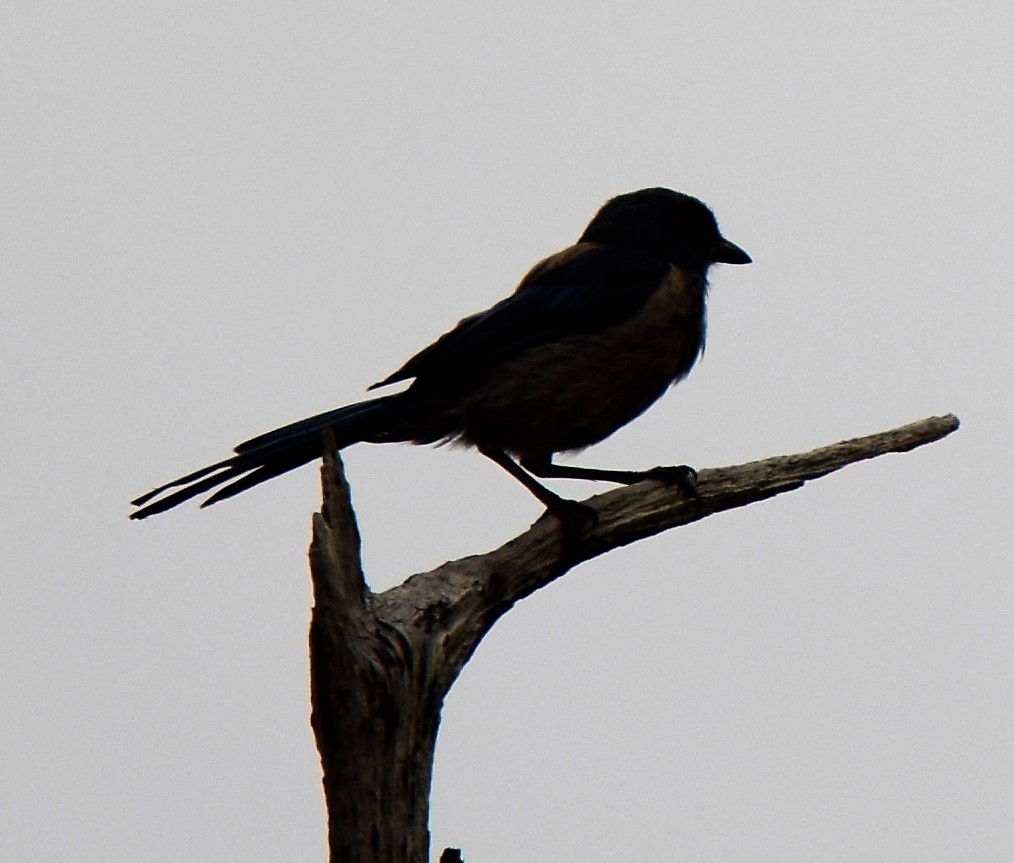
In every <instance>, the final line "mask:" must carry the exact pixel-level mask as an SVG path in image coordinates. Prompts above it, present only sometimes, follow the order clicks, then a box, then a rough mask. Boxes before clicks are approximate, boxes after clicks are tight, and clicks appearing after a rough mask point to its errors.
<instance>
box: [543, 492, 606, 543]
mask: <svg viewBox="0 0 1014 863" xmlns="http://www.w3.org/2000/svg"><path fill="white" fill-rule="evenodd" d="M546 512H547V513H548V514H549V515H554V516H556V518H557V519H559V521H560V526H561V527H562V528H563V542H564V545H573V544H574V543H575V542H577V540H578V539H580V538H581V534H583V533H585V532H586V531H588V530H591V529H592V528H593V527H595V526H596V525H597V524H598V523H599V515H598V513H597V512H595V510H594V509H593V508H592V507H590V506H588V504H585V503H580V502H578V501H576V500H567V499H566V498H560V499H559V502H556V503H553V504H552V505H551V506H548V507H546Z"/></svg>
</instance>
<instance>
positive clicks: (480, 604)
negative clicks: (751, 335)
mask: <svg viewBox="0 0 1014 863" xmlns="http://www.w3.org/2000/svg"><path fill="white" fill-rule="evenodd" d="M957 427H958V420H957V417H955V416H953V415H950V414H949V415H947V416H943V417H930V418H928V419H924V420H920V421H918V422H915V423H911V424H910V425H906V426H902V427H900V428H896V429H892V430H890V431H886V432H880V433H879V434H873V435H868V436H866V437H861V438H854V439H852V440H846V441H841V442H839V443H836V444H832V445H830V446H826V447H821V448H819V449H815V450H811V451H809V452H803V453H797V454H794V455H785V456H777V457H774V458H769V459H764V460H762V461H756V462H750V463H748V464H742V465H736V466H732V467H723V468H714V469H710V470H702V471H700V474H699V476H698V490H699V494H700V496H699V497H698V498H697V499H688V498H686V497H683V496H681V494H680V492H679V491H678V490H677V489H675V488H673V487H670V486H665V485H662V484H660V483H657V482H644V483H640V484H638V485H635V486H629V487H625V488H620V489H616V490H614V491H610V492H607V493H605V494H600V495H596V496H595V497H592V498H589V499H588V500H587V501H585V503H587V504H589V505H590V506H593V507H594V508H595V510H596V512H597V513H598V516H599V522H598V524H597V525H596V526H595V528H593V529H591V530H589V531H588V532H587V533H585V534H584V535H583V536H582V537H581V538H580V539H579V540H578V541H576V542H571V543H570V544H567V545H565V544H564V543H563V536H562V532H561V530H560V526H559V524H558V523H557V522H556V520H555V519H553V518H552V517H546V516H544V517H543V518H540V519H539V520H538V521H537V522H535V524H533V525H532V526H531V527H530V528H529V529H528V530H526V531H525V532H524V533H522V534H521V535H520V536H517V537H515V538H514V539H512V540H510V541H509V542H507V543H505V544H504V545H503V546H501V547H500V548H498V549H495V550H493V551H491V552H489V553H487V554H483V555H475V556H471V557H466V558H462V559H460V560H456V561H451V562H449V563H445V564H444V565H443V566H440V567H438V568H437V569H434V570H431V571H430V572H424V573H418V574H416V575H413V576H411V577H409V578H408V579H406V580H405V581H404V582H403V583H402V584H400V585H398V586H397V587H394V588H391V589H390V590H387V591H384V592H383V593H381V594H374V593H373V592H372V591H371V590H370V589H369V587H368V586H367V584H366V581H365V578H364V576H363V571H362V566H361V561H360V538H359V531H358V529H357V527H356V521H355V514H354V513H353V511H352V505H351V501H350V498H349V489H348V485H347V483H346V481H345V476H344V472H343V470H342V464H341V460H340V458H339V457H338V456H337V455H328V456H327V457H326V458H325V461H324V466H323V469H322V483H323V498H324V503H323V507H322V509H321V512H320V513H318V514H316V515H315V516H314V522H313V540H312V543H311V546H310V571H311V578H312V581H313V596H314V608H313V615H312V618H311V622H310V696H311V705H312V718H311V722H312V725H313V731H314V734H315V736H316V740H317V748H318V750H319V752H320V758H321V765H322V768H323V776H324V779H323V783H324V796H325V801H326V804H327V812H328V842H329V849H330V859H331V860H332V861H333V863H424V861H427V860H428V858H429V831H428V827H427V822H428V815H429V790H430V778H431V776H432V770H433V756H434V747H435V744H436V735H437V726H438V724H439V721H440V709H441V706H442V705H443V700H444V697H445V695H446V694H447V692H448V690H449V689H450V687H451V684H453V682H454V680H455V679H456V678H457V676H458V674H459V673H460V671H461V669H462V668H463V667H464V664H465V663H466V662H467V661H468V659H469V657H470V656H471V655H472V653H473V652H474V651H475V649H476V647H477V646H478V644H479V642H480V641H481V640H482V638H483V636H484V635H485V634H486V633H487V632H488V631H489V629H490V627H491V626H492V625H493V624H494V623H495V622H496V620H497V619H498V618H499V617H500V616H501V615H502V614H504V612H506V611H507V610H508V609H510V607H511V606H512V605H514V603H516V602H517V601H518V600H519V599H523V598H524V597H526V596H528V595H529V594H531V593H533V592H534V591H536V590H538V589H539V588H540V587H544V586H545V585H547V584H549V583H550V582H551V581H553V580H554V579H556V578H559V577H560V576H561V575H563V574H564V573H566V572H567V571H568V570H570V569H571V568H573V567H574V566H575V565H577V564H578V563H580V562H582V561H584V560H588V559H589V558H592V557H597V556H598V555H600V554H605V553H606V552H607V551H610V550H611V549H614V548H618V547H619V546H622V545H627V544H629V543H632V542H635V541H637V540H639V539H644V538H645V537H649V536H653V535H654V534H657V533H660V532H662V531H664V530H668V529H669V528H672V527H678V526H680V525H684V524H689V523H690V522H694V521H698V520H700V519H702V518H705V517H707V516H709V515H714V514H715V513H718V512H722V511H723V510H727V509H734V508H736V507H740V506H745V505H747V504H749V503H753V502H755V501H760V500H764V499H766V498H769V497H773V496H775V495H777V494H781V493H782V492H786V491H791V490H792V489H796V488H799V487H800V486H802V485H803V484H804V483H805V482H807V481H808V480H811V479H816V478H818V477H821V476H825V475H826V474H829V473H832V472H833V471H836V470H839V469H841V468H843V467H845V466H846V465H849V464H852V463H854V462H858V461H862V460H864V459H869V458H874V457H876V456H879V455H884V454H886V453H892V452H905V451H907V450H910V449H914V448H915V447H918V446H922V445H923V444H927V443H931V442H933V441H935V440H939V439H940V438H942V437H945V436H946V435H948V434H950V433H951V432H953V431H954V430H955V429H957ZM451 850H452V849H448V851H451ZM454 850H456V849H454Z"/></svg>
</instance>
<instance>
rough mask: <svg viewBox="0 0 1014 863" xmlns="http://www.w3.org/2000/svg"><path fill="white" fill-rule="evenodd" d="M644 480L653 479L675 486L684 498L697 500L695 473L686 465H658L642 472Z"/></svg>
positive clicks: (698, 495)
mask: <svg viewBox="0 0 1014 863" xmlns="http://www.w3.org/2000/svg"><path fill="white" fill-rule="evenodd" d="M644 475H645V478H646V479H655V480H658V481H659V482H664V483H665V484H666V485H674V486H676V487H677V488H678V489H679V490H680V491H681V492H682V493H683V495H684V497H692V498H697V497H700V494H699V493H698V491H697V471H696V470H694V468H692V467H690V465H688V464H674V465H660V466H659V467H653V468H652V469H651V470H647V471H645V472H644Z"/></svg>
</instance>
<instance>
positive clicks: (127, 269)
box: [0, 0, 1014, 863]
mask: <svg viewBox="0 0 1014 863" xmlns="http://www.w3.org/2000/svg"><path fill="white" fill-rule="evenodd" d="M352 5H355V6H359V7H361V9H362V10H365V11H348V10H347V9H346V8H343V7H345V6H352ZM487 6H488V7H489V8H486V7H487ZM1012 34H1014V12H1012V11H1011V6H1010V4H1009V3H1006V2H1000V0H995V2H981V3H974V2H973V3H969V2H967V0H966V2H961V3H957V2H953V3H915V2H911V0H910V2H891V0H888V2H877V3H872V2H862V0H861V2H853V3H848V4H794V3H787V2H776V3H767V4H755V3H747V2H729V3H714V2H712V3H706V4H705V3H699V4H674V3H668V2H667V3H640V2H631V0H627V2H622V3H620V2H610V3H598V4H587V3H551V4H546V3H544V2H539V3H535V2H529V0H522V2H514V3H510V4H474V3H468V4H466V3H463V2H459V3H442V2H438V3H425V4H421V3H409V2H383V0H381V2H373V3H370V4H336V3H331V4H295V5H293V4H266V3H249V4H246V3H242V4H241V3H232V2H225V3H219V4H205V3H180V2H175V3H164V2H149V3H144V4H125V3H114V2H102V3H96V2H82V3H76V4H54V3H48V2H36V3H27V2H18V0H13V2H8V3H6V4H4V5H3V7H2V8H0V66H2V74H0V88H2V100H3V105H4V110H3V115H4V120H3V124H2V128H0V188H2V189H3V206H2V208H0V247H2V249H3V254H2V255H0V284H2V286H3V289H2V292H0V351H2V355H3V362H2V364H0V376H2V377H0V381H2V392H0V396H2V403H3V406H4V409H3V411H2V414H0V434H2V437H0V439H2V440H3V442H4V446H3V448H2V454H0V460H2V468H0V476H2V477H3V479H4V486H5V492H6V493H5V494H4V495H3V500H2V503H0V515H2V522H3V524H4V525H5V542H4V549H5V552H4V560H5V567H4V568H5V570H6V571H5V573H4V577H3V579H2V580H0V628H2V632H3V638H2V642H0V674H2V678H0V679H2V686H3V693H4V697H3V699H2V701H0V731H2V733H0V764H2V765H3V769H2V770H0V858H2V859H3V860H5V861H7V860H10V861H36V860H38V861H50V860H58V859H75V860H101V861H110V863H115V861H136V860H147V861H178V860H187V861H221V860H244V861H249V860H254V861H256V860H272V861H274V860H320V859H323V857H324V816H323V807H322V800H321V794H320V784H319V768H318V762H317V756H316V752H315V750H314V748H313V742H312V737H311V734H310V731H309V727H308V707H307V682H306V672H307V668H306V624H307V618H308V605H309V595H308V593H309V591H308V583H307V576H306V567H305V552H306V545H307V541H308V538H309V528H308V525H309V517H310V513H311V511H312V510H313V509H314V507H315V506H316V504H317V485H316V482H317V480H316V471H315V470H313V469H311V468H306V469H303V470H301V471H299V472H297V473H295V474H292V475H290V476H288V477H285V478H283V479H280V480H278V481H275V482H273V483H271V484H270V485H268V486H264V487H262V488H260V489H258V490H256V491H254V492H251V493H249V494H247V495H244V496H243V497H241V498H238V499H236V500H235V501H231V502H229V503H227V504H223V505H221V506H218V507H215V508H213V509H211V510H206V511H203V512H199V511H197V510H195V509H194V508H192V507H188V508H186V509H181V510H177V511H173V512H171V513H169V514H167V515H164V516H162V517H160V518H158V519H154V520H152V521H149V522H145V523H143V524H136V523H130V522H128V521H127V518H126V514H127V501H128V500H129V499H130V498H131V497H133V496H134V495H136V494H137V493H139V492H141V491H144V490H145V489H147V488H149V487H150V486H151V485H153V484H154V483H157V482H161V481H163V480H166V479H169V478H171V477H173V476H176V475H178V474H179V473H180V472H183V471H187V470H190V469H193V468H196V467H199V466H201V465H203V464H205V463H207V462H208V461H211V460H217V459H218V458H221V457H222V456H223V455H225V454H226V453H227V452H228V449H229V447H230V446H231V445H232V444H234V443H235V442H236V441H238V440H240V439H242V438H244V437H248V436H251V435H253V434H256V433H258V432H261V431H264V430H266V429H268V428H271V427H273V426H274V425H277V424H280V423H282V422H285V421H288V420H292V419H296V418H299V417H300V416H303V415H306V414H309V413H312V412H316V411H318V410H322V409H325V408H327V407H330V406H333V405H336V404H339V403H342V402H345V401H350V400H353V399H356V398H358V397H360V395H361V394H362V392H363V390H364V388H365V386H366V385H368V384H369V383H370V382H372V381H375V380H377V379H378V378H380V377H383V376H384V375H385V374H387V373H389V372H390V371H392V370H393V369H394V368H395V367H397V366H398V365H399V364H400V362H401V361H402V360H403V359H404V358H405V357H407V356H408V355H409V354H410V353H412V352H414V351H415V350H417V349H418V348H420V347H421V346H423V345H424V344H426V343H427V342H428V341H429V340H430V339H431V338H432V337H434V336H436V335H438V334H439V333H440V332H442V331H443V330H445V329H446V328H447V327H449V326H450V325H451V324H453V323H454V322H456V321H457V320H458V319H459V318H460V317H462V316H464V315H465V314H467V313H470V312H472V311H475V310H478V309H481V308H484V307H486V306H487V305H489V304H490V303H491V302H493V301H495V300H497V299H499V298H500V297H502V296H504V295H505V294H506V293H507V292H509V291H510V290H511V289H512V288H513V286H514V284H515V283H516V281H517V280H518V279H519V278H520V276H521V275H523V273H524V272H525V270H526V269H527V268H528V266H529V265H530V264H531V263H533V262H534V261H535V260H537V259H538V258H540V257H541V256H543V255H545V254H548V253H550V252H552V251H555V250H556V249H558V248H561V247H563V246H565V245H567V244H569V243H570V242H572V241H573V239H574V238H575V237H576V236H577V234H578V233H579V232H580V231H581V229H582V228H583V226H584V224H585V223H586V221H587V220H588V218H589V217H590V216H591V215H592V213H593V212H594V210H595V208H596V207H597V206H598V205H599V204H600V203H601V202H602V201H603V200H604V199H605V198H607V197H610V196H612V195H614V194H617V193H620V192H625V191H630V190H632V189H636V188H639V187H642V186H648V185H665V186H670V187H673V188H677V189H680V190H683V191H686V192H690V193H692V194H695V195H697V196H699V197H701V198H703V199H704V200H706V201H708V202H709V203H710V204H711V205H712V206H713V208H714V209H715V211H716V213H717V215H718V218H719V220H720V222H721V224H722V228H723V231H724V232H725V233H726V235H727V236H728V237H730V238H731V239H732V240H734V241H735V242H737V243H739V244H741V245H742V246H743V247H744V248H746V249H747V250H748V251H749V252H750V253H751V254H752V255H753V257H754V259H755V261H756V263H755V264H754V265H753V266H751V267H742V268H738V267H736V268H733V267H728V268H721V267H718V268H716V270H715V271H714V274H713V279H712V283H713V290H712V294H711V317H710V331H709V342H708V351H707V354H706V356H705V357H704V359H703V361H702V363H701V364H700V366H699V367H698V368H697V370H696V371H695V372H694V374H693V375H692V376H691V378H690V379H689V380H688V381H686V382H685V383H684V384H682V385H681V386H680V387H678V388H677V389H676V390H675V391H674V392H673V393H671V394H670V395H669V396H668V397H667V398H666V399H665V400H664V401H663V402H662V403H660V404H659V405H657V406H656V407H655V408H654V409H653V410H652V411H650V412H649V413H648V414H647V415H646V416H644V417H643V418H641V419H640V420H639V421H638V422H636V423H635V424H633V425H632V426H630V427H628V428H627V429H625V430H623V431H622V432H621V433H619V434H617V435H616V436H615V437H614V438H612V439H610V440H609V441H607V442H606V443H604V444H602V445H600V446H599V447H596V448H595V449H593V450H591V451H589V452H587V453H585V454H584V455H583V456H582V458H581V463H584V464H593V465H597V466H616V467H638V466H650V465H654V464H658V463H672V462H689V463H692V464H695V465H697V466H699V467H711V466H718V465H723V464H730V463H737V462H743V461H747V460H750V459H753V458H758V457H763V456H767V455H774V454H778V453H783V452H791V451H794V450H797V449H803V448H808V447H811V446H817V445H820V444H824V443H828V442H831V441H834V440H837V439H840V438H842V437H850V436H854V435H858V434H865V433H869V432H873V431H877V430H880V429H883V428H888V427H890V426H893V425H897V424H900V423H904V422H908V421H911V420H915V419H918V418H920V417H923V416H926V415H929V414H934V413H944V412H947V411H954V412H955V413H957V414H958V415H959V416H960V417H961V419H962V421H963V427H962V429H961V430H960V432H959V433H958V434H956V435H954V436H952V437H951V438H949V439H947V440H946V441H944V442H942V443H939V444H936V445H934V446H932V447H928V448H926V449H923V450H919V451H917V452H914V453H911V454H907V455H904V456H891V457H888V458H884V459H881V460H878V461H875V462H872V463H867V464H864V465H860V466H857V467H853V468H851V469H849V470H848V471H846V472H844V473H842V474H839V475H836V476H833V477H831V478H828V479H825V480H822V481H820V482H817V483H814V484H812V485H809V486H807V487H806V488H804V489H803V490H801V491H797V492H794V493H792V494H789V495H785V496H782V497H780V498H778V499H776V500H773V501H770V502H766V503H763V504H759V505H755V506H752V507H749V508H747V509H745V510H742V511H738V512H733V513H729V514H726V515H722V516H718V517H716V518H713V519H709V520H707V521H705V522H703V523H701V524H698V525H694V526H691V527H688V528H685V529H681V530H678V531H674V532H670V533H668V534H665V535H663V536H661V537H657V538H654V539H652V540H649V541H646V542H642V543H639V544H637V545H635V546H633V547H631V548H626V549H623V550H620V551H617V552H615V553H613V554H611V555H609V556H607V557H605V558H603V559H599V560H596V561H594V562H592V563H589V564H586V565H584V566H582V567H580V568H579V569H577V570H575V571H574V572H572V573H571V574H570V575H568V576H567V577H566V578H565V579H564V580H562V581H561V582H558V583H557V584H555V585H553V586H552V587H550V588H549V589H547V590H545V591H543V592H541V593H539V594H537V595H536V596H534V597H532V598H530V599H528V600H526V601H525V602H524V603H522V604H521V605H519V606H518V607H517V608H515V609H514V610H513V611H512V612H511V613H510V614H509V615H508V616H507V617H506V618H505V619H504V620H502V621H501V622H500V623H498V624H497V626H496V627H495V629H494V631H493V632H492V634H491V635H490V637H489V638H488V640H487V641H486V642H485V643H484V644H483V645H482V647H481V648H480V649H479V651H478V653H477V655H476V656H475V658H474V659H473V661H472V662H471V664H470V665H469V666H468V667H467V669H466V671H465V673H464V674H463V676H462V677H461V679H460V680H459V682H458V683H457V684H456V686H455V688H454V690H453V691H452V693H451V696H450V698H449V700H448V702H447V705H446V709H445V712H444V719H443V724H442V727H441V733H440V740H439V743H438V754H437V764H436V776H435V782H434V789H433V810H432V831H433V842H434V850H437V849H439V848H441V847H443V846H445V845H448V844H453V845H460V846H461V847H462V848H464V850H465V854H466V859H467V860H468V861H469V863H480V861H481V863H500V861H503V863H512V862H513V861H518V860H528V861H559V860H580V861H588V863H595V861H606V860H608V861H616V860H621V861H624V860H630V861H633V860H644V859H664V860H672V861H739V860H742V861H747V860H748V861H751V863H757V861H771V863H785V861H814V860H820V861H856V860H890V861H894V863H906V861H911V863H932V861H1008V860H1010V859H1012V858H1014V819H1012V817H1011V813H1012V811H1014V779H1012V776H1014V741H1012V732H1011V728H1012V727H1014V674H1012V672H1014V667H1012V666H1014V663H1012V643H1011V632H1012V613H1014V595H1012V594H1014V591H1012V579H1011V576H1012V570H1014V567H1012V562H1014V561H1012V558H1014V555H1012V545H1014V542H1012V537H1011V533H1012V529H1011V528H1012V524H1011V521H1012V519H1011V515H1012V511H1014V507H1012V505H1011V503H1010V499H1011V487H1012V485H1014V470H1012V459H1011V456H1010V449H1011V448H1010V443H1009V438H1010V429H1011V427H1012V426H1014V409H1012V406H1011V398H1010V380H1011V371H1012V364H1014V363H1012V346H1011V341H1010V321H1011V318H1012V302H1011V272H1012V271H1014V243H1012V239H1011V238H1012V237H1014V167H1012V160H1011V153H1012V152H1014V112H1012V111H1011V104H1012V89H1014V88H1012V82H1014V59H1012V58H1014V35H1012ZM346 460H347V464H348V470H349V474H350V478H351V481H352V484H353V491H354V495H355V500H356V504H357V508H358V511H359V514H360V518H361V527H362V531H363V536H364V544H365V549H364V554H365V561H366V564H367V567H368V576H369V578H370V581H371V583H372V584H373V586H374V587H375V588H377V589H382V588H384V587H387V586H390V585H392V584H395V583H397V582H398V581H400V580H401V579H403V578H404V577H405V576H406V575H408V574H410V573H412V572H414V571H416V570H419V569H427V568H430V567H432V566H435V565H437V564H439V563H441V562H443V561H444V560H447V559H450V558H454V557H459V556H461V555H464V554H470V553H477V552H481V551H484V550H487V549H489V548H491V547H494V546H495V545H497V544H499V543H500V542H502V541H503V540H505V539H507V538H508V537H510V536H513V535H514V534H516V533H517V532H519V531H521V530H523V529H524V528H525V527H526V526H527V525H528V524H529V523H530V522H531V521H532V520H533V519H534V518H535V517H536V516H537V515H538V505H537V504H536V503H535V501H534V500H532V499H531V498H530V496H529V495H527V494H526V493H525V492H524V490H523V489H521V488H520V487H519V486H518V485H517V484H516V483H514V482H513V481H511V480H510V479H509V478H508V477H506V476H504V475H503V474H502V472H500V471H499V470H498V469H497V468H496V467H494V466H492V465H490V464H488V463H486V462H485V461H484V460H483V459H481V458H480V457H479V456H477V455H475V454H474V453H469V452H464V451H452V450H427V449H416V448H412V447H398V446H388V447H368V446H362V447H358V448H354V449H352V450H350V451H349V452H348V453H347V457H346ZM556 487H557V488H558V489H559V490H560V491H562V492H564V493H567V494H573V495H585V494H588V493H591V491H592V490H596V491H597V490H601V488H600V487H594V489H593V487H589V486H588V485H579V484H575V483H568V482H560V483H558V484H557V485H556Z"/></svg>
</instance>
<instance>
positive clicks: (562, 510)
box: [479, 446, 599, 540]
mask: <svg viewBox="0 0 1014 863" xmlns="http://www.w3.org/2000/svg"><path fill="white" fill-rule="evenodd" d="M479 452H481V453H482V454H483V455H484V456H486V458H488V459H489V460H490V461H492V462H495V463H496V464H498V465H499V466H500V467H502V468H503V469H504V470H505V471H507V473H509V474H510V475H511V476H512V477H514V479H516V480H517V481H518V482H520V483H521V484H522V485H523V486H524V487H525V488H527V489H528V490H529V491H530V492H531V493H532V494H533V495H535V497H537V498H538V499H539V501H540V502H541V503H542V505H543V506H545V507H546V511H547V512H549V513H552V514H553V515H555V516H556V517H557V518H558V519H559V520H560V521H561V522H562V524H563V532H564V535H565V537H567V538H568V539H571V540H573V539H576V538H577V537H578V536H579V535H580V534H581V531H582V530H584V529H585V528H588V527H594V526H595V525H596V524H598V521H599V517H598V513H596V512H595V510H594V509H593V508H592V507H590V506H588V505H587V504H583V503H580V502H579V501H576V500H568V499H567V498H565V497H560V496H559V495H558V494H554V493H553V492H551V491H550V490H549V489H548V488H546V487H545V486H544V485H542V483H540V482H538V481H537V480H536V479H535V477H533V476H532V475H531V474H530V473H528V472H527V471H526V470H524V468H522V467H521V465H519V464H518V463H517V462H516V461H514V459H512V458H511V457H510V456H509V455H507V453H505V452H504V451H503V450H501V449H495V448H494V447H484V446H482V447H479Z"/></svg>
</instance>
